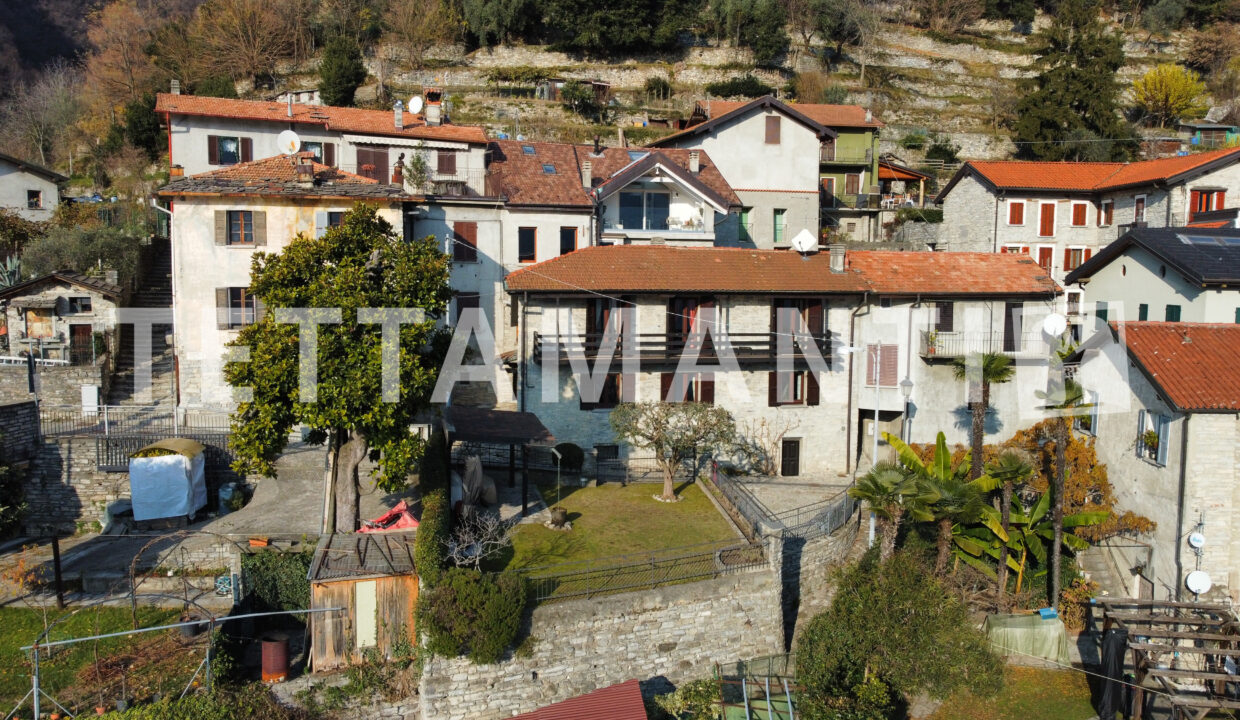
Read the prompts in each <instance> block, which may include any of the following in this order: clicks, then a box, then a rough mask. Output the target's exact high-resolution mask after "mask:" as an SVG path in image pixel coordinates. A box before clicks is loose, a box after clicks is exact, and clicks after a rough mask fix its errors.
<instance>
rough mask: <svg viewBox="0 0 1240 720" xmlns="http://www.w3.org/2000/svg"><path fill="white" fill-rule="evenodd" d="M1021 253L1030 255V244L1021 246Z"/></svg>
mask: <svg viewBox="0 0 1240 720" xmlns="http://www.w3.org/2000/svg"><path fill="white" fill-rule="evenodd" d="M1020 254H1021V255H1028V254H1029V246H1028V245H1023V246H1021V248H1020Z"/></svg>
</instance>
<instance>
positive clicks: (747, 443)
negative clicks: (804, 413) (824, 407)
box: [737, 418, 800, 475]
mask: <svg viewBox="0 0 1240 720" xmlns="http://www.w3.org/2000/svg"><path fill="white" fill-rule="evenodd" d="M799 425H800V423H798V422H797V421H796V420H794V419H792V418H783V419H780V420H768V419H766V418H761V419H759V420H747V421H745V422H743V423H741V426H740V428H739V429H738V432H737V437H738V442H737V446H738V447H737V451H738V452H739V453H740V454H741V456H742V459H743V460H744V461H745V462H746V463H747V464H748V465H749V467H750V469H751V470H752V471H753V472H755V473H757V474H759V475H774V474H775V473H776V472H778V471H779V455H780V451H781V449H782V443H783V440H784V436H786V435H787V434H788V433H790V432H792V431H793V430H795V429H796V428H797V427H798V426H799Z"/></svg>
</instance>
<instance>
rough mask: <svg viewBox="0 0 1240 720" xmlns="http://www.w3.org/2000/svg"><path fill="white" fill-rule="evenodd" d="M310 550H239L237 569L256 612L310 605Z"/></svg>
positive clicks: (294, 608)
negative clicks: (247, 551) (238, 565)
mask: <svg viewBox="0 0 1240 720" xmlns="http://www.w3.org/2000/svg"><path fill="white" fill-rule="evenodd" d="M313 559H314V552H313V551H312V550H303V551H301V552H278V551H274V550H267V551H262V552H254V553H242V555H241V573H242V575H243V576H244V577H245V587H246V589H247V590H249V593H248V597H250V598H251V599H252V600H253V602H254V606H255V611H256V612H267V611H271V610H303V609H305V608H308V607H310V581H309V580H308V579H307V577H306V576H307V575H308V574H309V572H310V562H311V561H312V560H313Z"/></svg>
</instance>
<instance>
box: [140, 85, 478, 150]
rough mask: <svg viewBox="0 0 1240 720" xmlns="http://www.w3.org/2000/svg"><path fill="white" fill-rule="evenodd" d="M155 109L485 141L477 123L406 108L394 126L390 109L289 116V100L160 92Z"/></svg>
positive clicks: (302, 110) (319, 110) (302, 111)
mask: <svg viewBox="0 0 1240 720" xmlns="http://www.w3.org/2000/svg"><path fill="white" fill-rule="evenodd" d="M155 112H157V113H171V114H173V115H197V116H203V117H223V118H234V119H238V120H258V121H264V122H274V123H281V124H287V123H295V124H298V125H318V126H320V127H323V128H325V129H327V130H331V131H333V132H346V133H357V134H359V135H383V136H387V137H408V138H418V139H422V140H444V141H447V142H463V143H476V144H483V143H485V142H486V141H487V137H486V132H484V131H483V129H482V128H480V127H476V126H473V125H436V126H433V127H432V126H429V125H427V124H426V118H425V116H423V115H414V114H413V113H409V112H406V113H405V116H404V128H403V129H400V130H397V129H396V126H395V122H394V119H393V115H392V111H390V110H364V109H361V108H342V107H331V106H327V105H302V104H300V103H293V115H292V117H289V114H288V104H287V103H282V102H273V101H268V100H234V99H231V98H213V97H202V96H198V95H172V94H170V93H160V94H159V95H158V96H157V97H156V101H155Z"/></svg>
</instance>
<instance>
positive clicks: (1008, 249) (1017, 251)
mask: <svg viewBox="0 0 1240 720" xmlns="http://www.w3.org/2000/svg"><path fill="white" fill-rule="evenodd" d="M999 253H1000V254H1005V253H1012V254H1013V255H1028V254H1029V248H1028V247H1027V246H1025V245H1003V246H1001V247H1000V248H999Z"/></svg>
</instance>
